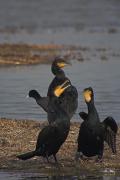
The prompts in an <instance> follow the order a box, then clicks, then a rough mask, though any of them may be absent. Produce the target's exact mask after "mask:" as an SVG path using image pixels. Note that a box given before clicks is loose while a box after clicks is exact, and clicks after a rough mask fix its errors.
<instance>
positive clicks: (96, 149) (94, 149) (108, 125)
mask: <svg viewBox="0 0 120 180" xmlns="http://www.w3.org/2000/svg"><path fill="white" fill-rule="evenodd" d="M83 96H84V99H85V102H86V104H87V107H88V113H85V112H80V113H79V115H80V117H81V118H82V119H83V120H84V121H83V122H82V124H81V127H80V130H79V135H78V149H77V154H76V158H79V157H80V158H83V155H85V156H87V157H91V156H95V155H97V156H98V158H97V160H98V161H101V160H102V156H103V150H104V141H106V142H107V143H108V145H109V147H110V148H111V149H112V152H113V153H114V154H115V153H116V133H117V130H118V126H117V124H116V122H115V120H114V119H113V118H112V117H107V118H106V119H105V120H104V121H103V122H100V119H99V115H98V112H97V110H96V107H95V105H94V92H93V89H92V88H91V87H89V88H86V89H84V91H83Z"/></svg>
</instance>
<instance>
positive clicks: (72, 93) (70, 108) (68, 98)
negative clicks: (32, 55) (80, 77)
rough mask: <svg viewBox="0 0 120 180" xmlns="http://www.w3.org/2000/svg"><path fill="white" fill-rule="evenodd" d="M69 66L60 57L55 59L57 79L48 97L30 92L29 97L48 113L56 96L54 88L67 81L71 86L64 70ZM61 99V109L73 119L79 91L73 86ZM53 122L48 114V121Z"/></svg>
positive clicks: (49, 90)
mask: <svg viewBox="0 0 120 180" xmlns="http://www.w3.org/2000/svg"><path fill="white" fill-rule="evenodd" d="M67 64H69V63H68V62H67V61H65V60H64V59H63V58H60V57H57V58H55V60H54V61H53V63H52V67H51V70H52V73H53V74H54V75H55V78H54V79H53V80H52V82H51V84H50V86H49V88H48V93H47V97H41V96H40V94H38V93H37V92H36V91H35V90H31V91H29V97H32V98H34V99H35V100H36V102H37V104H38V105H40V106H41V107H42V108H43V109H44V110H45V111H46V112H47V113H48V106H49V101H50V99H51V97H53V96H54V93H53V92H54V91H53V90H54V88H55V87H57V86H59V85H60V84H62V83H64V82H65V81H68V82H69V83H70V84H71V82H70V80H69V79H68V78H67V77H66V76H65V73H64V71H63V70H62V68H63V67H64V66H65V65H67ZM59 99H60V102H61V107H62V108H64V110H65V111H66V112H67V114H68V115H69V117H70V119H71V118H72V116H73V114H74V113H75V111H76V109H77V106H78V92H77V89H76V88H75V87H74V86H73V85H72V84H71V86H70V87H69V88H67V89H66V90H65V91H64V93H62V94H61V96H60V98H59ZM52 120H53V118H52V117H51V115H50V116H49V114H48V121H49V122H51V121H52Z"/></svg>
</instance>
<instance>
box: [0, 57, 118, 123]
mask: <svg viewBox="0 0 120 180" xmlns="http://www.w3.org/2000/svg"><path fill="white" fill-rule="evenodd" d="M64 70H65V72H66V75H67V76H68V77H69V78H70V80H71V81H72V83H73V85H75V86H76V88H77V90H78V93H79V106H78V110H77V112H76V114H75V116H74V117H73V119H74V120H77V121H79V116H78V112H80V111H87V108H86V104H85V102H84V100H83V96H82V91H83V89H84V88H86V87H89V86H91V87H92V88H93V90H94V94H95V104H96V108H97V110H98V112H99V114H100V117H101V120H103V119H104V118H105V117H106V116H108V115H110V116H113V117H114V118H115V119H116V121H118V122H119V121H120V94H119V92H120V61H119V60H115V61H112V60H109V61H95V60H93V61H92V60H91V61H83V62H79V61H75V60H74V61H72V66H69V67H66V68H65V69H64ZM52 78H53V75H52V73H51V67H50V65H35V66H20V67H7V68H0V116H1V117H8V118H17V119H37V120H43V119H46V113H45V112H44V111H43V110H42V108H40V107H39V106H38V105H37V104H36V102H35V101H34V99H32V98H26V96H27V94H28V92H29V90H30V89H36V90H38V91H39V92H40V94H41V95H42V96H46V94H47V89H48V85H49V84H50V82H51V80H52Z"/></svg>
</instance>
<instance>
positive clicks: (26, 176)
mask: <svg viewBox="0 0 120 180" xmlns="http://www.w3.org/2000/svg"><path fill="white" fill-rule="evenodd" d="M0 177H1V179H2V180H6V179H9V180H39V179H40V180H120V176H115V175H112V174H111V175H109V176H108V175H91V174H89V175H86V174H84V173H79V175H77V176H75V175H74V176H69V175H67V176H65V175H61V176H57V175H55V176H54V175H53V176H47V175H44V174H43V175H41V174H39V173H26V172H21V173H20V172H14V171H13V172H4V171H3V172H0Z"/></svg>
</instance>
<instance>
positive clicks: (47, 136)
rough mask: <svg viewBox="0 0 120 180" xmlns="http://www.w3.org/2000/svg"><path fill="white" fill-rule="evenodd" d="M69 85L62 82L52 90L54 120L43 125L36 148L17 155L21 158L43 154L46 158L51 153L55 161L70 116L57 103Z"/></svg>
mask: <svg viewBox="0 0 120 180" xmlns="http://www.w3.org/2000/svg"><path fill="white" fill-rule="evenodd" d="M69 86H70V84H68V83H66V84H65V83H64V84H62V85H61V86H58V87H56V88H55V90H54V95H55V96H54V97H53V98H51V110H52V109H53V112H54V114H55V117H56V120H55V121H54V123H52V124H51V125H48V126H46V127H44V128H43V129H42V130H41V132H40V133H39V135H38V139H37V144H36V148H35V150H34V151H31V152H28V153H25V154H21V155H18V156H17V157H18V158H19V159H21V160H27V159H30V158H32V157H34V156H43V157H45V158H47V159H48V157H49V156H51V155H53V156H54V159H55V161H57V158H56V154H57V152H58V151H59V149H60V147H61V145H62V144H63V143H64V142H65V140H66V138H67V136H68V133H69V129H70V118H69V116H68V115H67V113H66V112H65V111H64V109H62V108H61V106H60V103H59V96H60V95H61V94H62V93H63V92H64V91H65V89H67V88H68V87H69Z"/></svg>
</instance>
